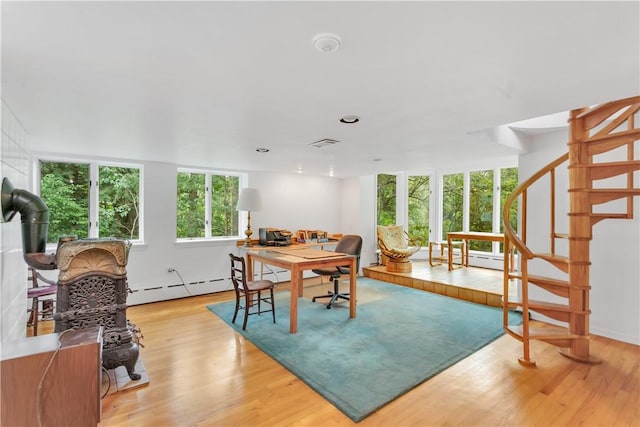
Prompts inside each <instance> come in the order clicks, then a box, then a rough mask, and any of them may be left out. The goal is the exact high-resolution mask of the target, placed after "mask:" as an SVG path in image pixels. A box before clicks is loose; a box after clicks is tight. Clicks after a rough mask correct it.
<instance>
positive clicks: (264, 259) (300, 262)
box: [247, 248, 358, 334]
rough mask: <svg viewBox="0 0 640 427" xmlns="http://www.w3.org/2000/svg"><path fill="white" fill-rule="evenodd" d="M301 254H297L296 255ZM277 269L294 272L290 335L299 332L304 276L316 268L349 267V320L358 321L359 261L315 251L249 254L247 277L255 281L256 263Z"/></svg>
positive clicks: (255, 252)
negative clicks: (254, 266)
mask: <svg viewBox="0 0 640 427" xmlns="http://www.w3.org/2000/svg"><path fill="white" fill-rule="evenodd" d="M296 252H297V253H296ZM254 261H258V262H261V263H264V264H269V265H275V266H276V267H281V268H286V269H287V270H290V271H291V308H290V314H289V332H291V333H292V334H295V333H296V332H298V297H301V296H302V273H303V271H304V270H311V269H314V268H327V267H338V266H344V267H347V266H348V267H349V293H350V298H349V317H350V318H354V317H356V277H357V275H358V272H357V263H356V257H355V256H353V255H347V254H338V253H336V252H329V251H322V250H314V249H302V248H298V249H285V248H274V249H269V250H265V249H262V250H256V251H247V277H253V262H254Z"/></svg>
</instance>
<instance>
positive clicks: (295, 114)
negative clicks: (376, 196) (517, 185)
mask: <svg viewBox="0 0 640 427" xmlns="http://www.w3.org/2000/svg"><path fill="white" fill-rule="evenodd" d="M1 8H2V9H1V13H2V98H3V99H4V100H5V102H6V103H7V105H8V106H9V108H10V109H11V110H12V111H13V112H14V113H15V114H16V116H17V117H18V118H19V119H20V120H21V122H22V123H23V125H24V126H25V127H26V128H27V131H28V133H29V140H30V143H31V146H32V148H33V149H34V150H36V151H46V152H57V153H76V154H81V155H97V156H101V157H108V158H121V159H122V158H126V159H137V160H150V161H161V162H171V163H176V164H179V165H186V166H195V167H208V168H219V169H221V168H222V169H242V170H265V171H274V170H277V171H281V172H292V173H293V172H295V171H296V170H297V169H299V168H302V169H303V170H304V173H308V174H317V175H329V171H330V169H333V171H334V173H335V176H339V177H345V176H356V175H364V174H371V173H376V172H391V171H395V170H428V169H434V168H439V167H442V165H447V164H451V163H452V162H454V161H455V162H459V163H460V164H465V163H467V164H468V163H471V162H473V161H475V160H477V159H479V158H481V157H493V158H495V157H502V156H513V155H515V154H517V152H516V151H515V150H514V149H513V148H509V147H508V146H507V145H503V144H500V143H498V142H496V141H491V140H489V139H488V138H486V137H484V138H483V137H481V135H486V133H484V132H482V131H483V130H485V129H489V128H492V127H495V126H499V125H503V124H506V123H510V122H514V121H521V120H525V119H529V118H532V117H537V116H542V115H547V114H552V113H557V112H560V111H566V110H569V109H572V108H578V107H582V106H586V105H592V104H598V103H601V102H606V101H610V100H614V99H618V98H626V97H629V96H635V95H638V94H639V93H640V89H639V88H640V11H639V10H640V8H639V2H637V1H627V2H619V3H616V2H610V1H605V2H576V1H573V2H562V3H561V2H521V1H517V2H482V1H471V2H456V1H454V2H417V1H413V2H392V1H389V2H380V1H376V2H364V1H358V2H308V1H299V2H270V1H259V2H205V1H200V2H151V1H144V2H109V1H107V2H50V1H45V2H11V1H2V4H1ZM323 32H332V33H335V34H338V35H339V36H340V37H341V38H342V42H343V43H342V46H341V48H340V49H339V50H338V51H337V52H335V53H332V54H326V53H321V52H318V51H317V50H315V49H314V47H313V37H314V36H315V35H316V34H318V33H323ZM351 114H355V115H358V116H360V117H361V122H360V123H358V124H355V125H345V124H341V123H339V121H338V120H339V119H340V117H342V116H344V115H351ZM529 130H530V129H529ZM479 135H480V136H479ZM323 138H331V139H336V140H339V141H340V143H338V144H336V145H335V146H333V147H326V148H321V149H320V148H315V147H311V146H309V144H310V143H312V142H314V141H317V140H319V139H323ZM258 147H266V148H269V149H270V150H271V151H270V152H269V153H266V154H260V153H257V152H256V151H255V150H256V148H258Z"/></svg>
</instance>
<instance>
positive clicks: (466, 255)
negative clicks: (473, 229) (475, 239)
mask: <svg viewBox="0 0 640 427" xmlns="http://www.w3.org/2000/svg"><path fill="white" fill-rule="evenodd" d="M462 241H463V242H464V266H465V267H469V240H464V239H463V240H462Z"/></svg>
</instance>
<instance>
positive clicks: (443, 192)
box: [377, 167, 518, 254]
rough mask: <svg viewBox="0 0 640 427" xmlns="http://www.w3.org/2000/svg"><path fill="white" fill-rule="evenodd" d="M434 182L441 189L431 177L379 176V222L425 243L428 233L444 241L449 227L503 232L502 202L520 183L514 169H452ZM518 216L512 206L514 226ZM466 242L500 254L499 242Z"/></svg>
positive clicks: (457, 229)
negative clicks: (400, 228) (403, 229)
mask: <svg viewBox="0 0 640 427" xmlns="http://www.w3.org/2000/svg"><path fill="white" fill-rule="evenodd" d="M438 182H439V184H440V185H441V186H440V187H439V188H438V186H436V185H434V184H435V180H434V178H433V176H431V175H419V174H415V175H412V174H406V173H397V174H379V175H377V214H378V216H377V224H378V225H390V224H402V225H404V226H405V227H406V228H407V231H408V232H409V234H410V235H411V236H414V237H419V238H421V239H422V240H423V241H424V242H425V245H426V244H428V242H429V240H430V239H429V238H430V237H433V238H439V239H442V240H447V233H449V232H453V231H477V232H485V233H502V232H504V227H503V225H502V206H503V205H504V201H505V199H506V198H507V197H508V196H509V194H511V193H512V192H513V190H514V189H515V188H516V186H517V185H518V168H517V167H512V168H495V169H483V170H475V171H465V172H456V171H454V172H452V173H446V174H443V175H441V176H440V179H439V180H438ZM434 194H435V196H434ZM438 201H440V204H438ZM517 214H518V206H517V205H515V206H513V207H512V209H511V215H510V223H511V225H512V226H513V228H514V229H515V230H517ZM430 231H433V233H434V234H433V235H432V236H430ZM438 236H439V237H438ZM469 245H470V249H471V250H473V251H480V252H488V253H495V254H498V253H501V252H502V246H501V244H497V243H492V242H483V241H475V240H471V241H470V242H469Z"/></svg>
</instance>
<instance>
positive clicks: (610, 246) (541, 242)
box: [518, 131, 640, 344]
mask: <svg viewBox="0 0 640 427" xmlns="http://www.w3.org/2000/svg"><path fill="white" fill-rule="evenodd" d="M567 140H568V134H567V132H566V131H563V132H555V133H551V134H546V135H540V136H536V137H535V138H534V139H533V141H532V143H531V145H530V148H531V152H529V153H528V154H525V155H522V156H520V162H519V169H518V171H519V175H520V181H523V180H524V179H527V178H528V177H529V176H531V175H532V174H533V173H534V172H536V171H537V170H539V169H541V168H542V167H543V166H545V165H546V164H548V163H549V162H551V161H552V160H554V159H556V158H557V157H559V156H560V155H561V154H563V153H566V152H567V145H566V143H567ZM635 153H636V159H637V158H638V154H639V153H640V146H637V147H636V150H635ZM635 178H636V183H635V185H636V187H640V179H638V178H639V177H638V173H636V174H635ZM557 179H558V182H559V185H560V188H561V189H565V188H566V187H567V182H568V173H567V172H566V169H564V168H561V169H560V170H559V171H558V176H557ZM557 194H558V202H559V203H558V210H560V212H559V213H558V215H557V216H556V221H557V231H558V232H568V230H567V226H566V224H567V223H568V221H567V216H566V212H567V210H566V209H562V208H567V207H568V203H569V200H568V195H567V193H566V191H562V190H561V191H558V193H557ZM528 197H529V202H528V203H529V206H530V207H535V211H534V214H531V211H530V214H529V216H528V221H529V227H528V230H529V233H528V242H527V243H528V245H532V246H533V248H534V252H535V251H536V248H544V247H545V245H546V247H548V243H547V242H548V240H549V239H548V236H549V232H548V230H549V223H550V219H549V215H548V214H547V212H549V210H548V199H549V187H548V186H546V185H545V186H543V187H540V188H536V189H534V190H533V191H530V192H529V195H528ZM561 209H562V210H561ZM532 230H538V231H537V232H535V233H532ZM559 243H561V245H560V246H559V247H558V253H559V254H560V255H567V253H568V249H567V246H566V242H559ZM540 250H541V251H542V249H540ZM563 250H564V251H565V252H564V253H563ZM544 251H545V252H548V250H544ZM639 260H640V198H638V197H636V198H635V199H634V219H633V220H614V219H608V220H604V221H602V222H600V223H598V224H596V225H595V226H594V228H593V240H592V241H591V263H592V264H591V272H590V281H591V292H590V303H591V304H590V305H591V318H590V330H591V333H593V334H596V335H603V336H606V337H609V338H613V339H616V340H620V341H625V342H629V343H633V344H640V315H639V314H638V313H640V262H639ZM530 272H531V273H532V274H541V275H547V276H551V277H562V276H558V273H557V270H555V269H554V268H552V267H549V266H548V265H542V264H534V265H532V266H531V271H530ZM564 278H565V279H566V276H565V277H564ZM530 297H531V298H532V299H543V300H547V301H554V298H551V297H549V295H548V294H547V293H546V292H544V291H541V290H537V291H536V290H535V287H534V289H532V292H531V295H530ZM537 317H539V316H537Z"/></svg>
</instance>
